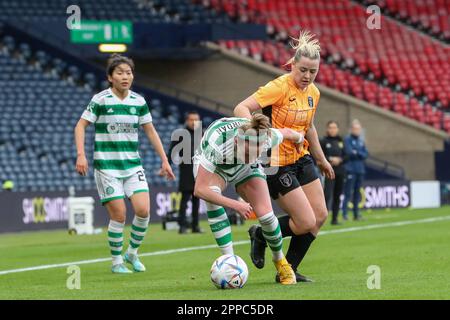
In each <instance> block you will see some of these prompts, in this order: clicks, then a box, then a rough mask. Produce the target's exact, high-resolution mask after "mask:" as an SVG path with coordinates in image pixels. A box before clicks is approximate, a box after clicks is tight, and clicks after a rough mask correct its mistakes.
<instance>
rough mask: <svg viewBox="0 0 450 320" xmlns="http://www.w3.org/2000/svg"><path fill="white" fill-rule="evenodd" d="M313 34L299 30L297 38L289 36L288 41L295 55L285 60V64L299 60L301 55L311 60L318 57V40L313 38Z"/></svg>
mask: <svg viewBox="0 0 450 320" xmlns="http://www.w3.org/2000/svg"><path fill="white" fill-rule="evenodd" d="M314 37H315V35H314V34H312V33H311V32H309V31H308V30H304V31H302V32H300V36H299V37H298V38H291V39H292V41H291V43H290V45H291V47H292V49H294V50H295V55H294V56H293V57H292V58H291V59H289V61H288V62H286V65H289V64H292V63H295V62H297V61H299V60H300V58H301V57H306V58H309V59H312V60H315V59H319V58H320V42H319V40H317V39H314Z"/></svg>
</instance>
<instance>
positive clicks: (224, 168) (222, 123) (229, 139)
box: [196, 117, 283, 180]
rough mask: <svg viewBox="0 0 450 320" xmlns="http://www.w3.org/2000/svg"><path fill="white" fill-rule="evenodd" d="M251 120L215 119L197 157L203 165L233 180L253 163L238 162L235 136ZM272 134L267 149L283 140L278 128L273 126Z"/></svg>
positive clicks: (202, 141)
mask: <svg viewBox="0 0 450 320" xmlns="http://www.w3.org/2000/svg"><path fill="white" fill-rule="evenodd" d="M249 122H250V120H249V119H246V118H235V117H232V118H221V119H218V120H216V121H214V122H213V123H212V124H211V125H210V126H209V127H208V128H207V129H206V131H205V133H204V134H203V138H202V140H201V142H200V146H199V147H198V149H197V151H196V157H197V158H198V157H199V158H200V159H201V164H202V166H204V167H205V169H206V170H208V171H209V172H216V173H219V174H220V175H222V176H224V175H225V176H226V177H227V178H228V179H226V180H233V179H234V177H236V176H237V175H238V174H239V173H241V172H242V171H243V170H244V168H245V167H246V166H249V165H251V164H245V163H238V161H237V160H236V155H235V143H234V138H235V137H236V136H237V135H238V128H239V127H240V126H242V125H243V124H245V123H249ZM270 130H271V135H270V137H268V139H267V141H266V144H265V146H264V149H265V150H268V149H270V148H273V147H275V146H277V145H279V144H280V143H281V142H283V135H282V134H281V132H280V131H279V130H277V129H273V128H271V129H270Z"/></svg>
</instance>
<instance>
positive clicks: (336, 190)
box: [320, 121, 345, 225]
mask: <svg viewBox="0 0 450 320" xmlns="http://www.w3.org/2000/svg"><path fill="white" fill-rule="evenodd" d="M320 144H321V146H322V150H323V152H324V154H325V157H326V158H327V160H328V161H329V162H330V163H331V165H332V166H333V170H334V173H335V179H334V180H330V179H325V187H324V193H325V201H326V203H327V208H328V211H332V212H333V216H332V217H333V218H332V221H331V224H333V225H336V224H339V223H338V214H339V207H340V204H341V199H340V197H341V194H342V191H343V189H344V180H345V167H344V157H345V151H344V150H345V149H344V140H343V139H342V137H341V136H340V135H339V127H338V124H337V123H336V122H335V121H330V122H328V124H327V135H326V136H324V137H323V138H322V139H321V141H320Z"/></svg>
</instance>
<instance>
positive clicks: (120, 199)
mask: <svg viewBox="0 0 450 320" xmlns="http://www.w3.org/2000/svg"><path fill="white" fill-rule="evenodd" d="M133 72H134V63H133V61H132V60H131V59H129V58H127V57H124V56H120V55H117V54H114V55H112V56H111V58H110V59H109V61H108V67H107V77H108V81H109V83H110V85H111V87H110V88H109V89H106V90H104V91H102V92H100V93H98V94H96V95H95V96H94V97H93V98H92V100H91V102H90V103H89V105H88V106H87V109H86V110H85V111H84V112H83V115H82V116H81V119H80V120H79V121H78V123H77V125H76V127H75V142H76V147H77V163H76V171H77V172H78V173H79V174H81V175H83V176H85V175H87V173H88V162H87V159H86V156H85V152H84V140H85V138H84V137H85V131H86V127H87V126H88V125H89V124H91V123H94V126H95V147H94V177H95V182H96V184H97V190H98V193H99V195H100V200H101V202H102V204H103V205H104V206H105V207H106V209H107V210H108V213H109V216H110V219H111V220H110V222H109V226H108V241H109V247H110V250H111V255H112V272H113V273H132V271H131V270H129V269H128V268H127V267H126V266H125V264H124V260H125V261H126V262H128V263H130V264H131V265H132V266H133V270H134V271H136V272H142V271H145V266H144V265H143V264H142V263H141V262H140V261H139V258H138V254H137V251H138V248H139V246H140V244H141V243H142V240H143V239H144V236H145V233H146V232H147V228H148V222H149V218H150V199H149V195H148V184H147V180H146V178H145V173H144V169H143V168H142V164H141V159H140V157H139V153H138V129H139V126H142V128H143V129H144V132H145V134H146V135H147V137H148V139H149V140H150V142H151V143H152V145H153V147H154V148H155V151H156V152H157V153H158V155H159V157H160V158H161V160H162V167H161V171H160V174H161V175H164V176H166V178H168V179H174V178H175V176H174V174H173V172H172V169H171V168H170V165H169V162H168V160H167V157H166V154H165V152H164V149H163V146H162V144H161V140H160V138H159V136H158V133H157V132H156V130H155V127H154V126H153V124H152V116H151V114H150V112H149V109H148V106H147V104H146V102H145V100H144V98H143V97H142V96H140V95H138V94H136V93H135V92H133V91H131V90H130V87H131V84H132V83H133V78H134V76H133ZM125 196H127V197H128V198H129V199H130V201H131V204H132V206H133V209H134V212H135V216H134V219H133V223H132V225H131V239H130V243H129V246H128V250H127V251H126V253H125V255H124V256H123V257H122V246H123V229H124V226H125V217H126V207H125V201H124V198H125Z"/></svg>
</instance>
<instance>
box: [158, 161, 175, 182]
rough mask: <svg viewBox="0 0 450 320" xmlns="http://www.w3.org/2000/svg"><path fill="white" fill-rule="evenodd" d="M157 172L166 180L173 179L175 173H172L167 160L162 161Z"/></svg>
mask: <svg viewBox="0 0 450 320" xmlns="http://www.w3.org/2000/svg"><path fill="white" fill-rule="evenodd" d="M158 174H159V175H160V176H163V177H165V178H166V179H167V180H175V175H174V174H173V171H172V167H171V166H170V164H169V163H168V162H163V164H162V166H161V169H160V170H159V173H158Z"/></svg>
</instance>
